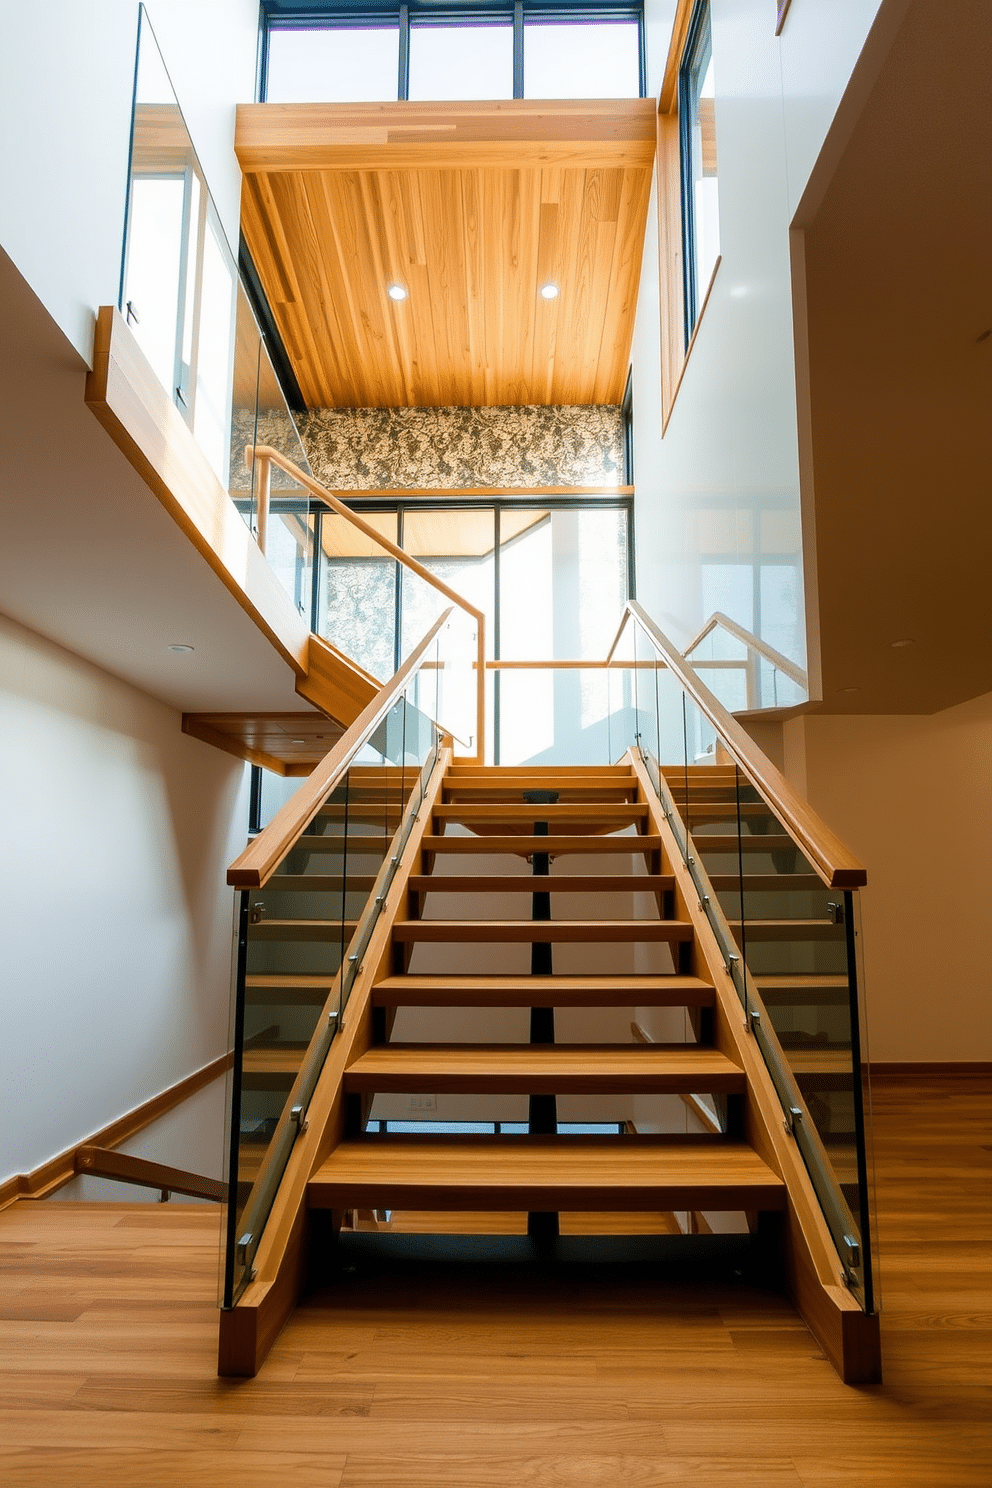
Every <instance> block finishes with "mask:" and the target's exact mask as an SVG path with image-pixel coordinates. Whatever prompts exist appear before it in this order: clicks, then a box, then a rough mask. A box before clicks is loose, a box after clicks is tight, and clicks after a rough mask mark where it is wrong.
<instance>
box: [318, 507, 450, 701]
mask: <svg viewBox="0 0 992 1488" xmlns="http://www.w3.org/2000/svg"><path fill="white" fill-rule="evenodd" d="M363 520H364V521H365V522H367V523H368V524H369V526H370V527H374V528H375V529H376V531H377V532H381V533H382V535H383V536H384V537H387V538H389V540H390V541H391V542H395V541H396V528H397V521H396V513H395V512H369V513H366V514H365V515H364V516H363ZM320 546H321V575H320V583H319V591H318V593H319V604H320V613H319V616H318V628H319V631H320V634H321V635H322V636H324V637H325V638H326V639H327V640H328V641H330V642H331V644H332V645H334V646H337V648H338V649H339V650H340V651H343V652H344V653H345V655H346V656H350V657H351V659H352V660H353V661H356V662H357V663H358V665H359V666H361V667H364V668H365V670H366V671H367V672H371V674H372V676H373V677H376V678H377V679H378V680H379V681H380V682H385V681H387V680H388V679H389V678H390V677H391V676H392V675H393V673H394V672H395V670H396V664H395V648H396V571H397V564H396V560H395V559H394V558H392V557H390V555H389V554H388V553H386V552H385V550H384V549H383V548H381V547H380V546H379V544H378V543H377V542H375V541H374V540H373V539H372V538H367V537H365V536H364V535H363V534H362V533H361V532H359V531H358V530H357V529H356V528H355V527H353V526H352V525H351V523H350V522H348V521H347V520H346V519H345V518H344V517H340V516H338V515H337V514H336V513H334V512H325V513H324V514H323V517H322V518H321V535H320ZM425 629H426V627H425ZM421 635H423V631H421ZM419 638H420V637H419V636H418V640H419Z"/></svg>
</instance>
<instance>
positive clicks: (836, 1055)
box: [782, 1045, 854, 1080]
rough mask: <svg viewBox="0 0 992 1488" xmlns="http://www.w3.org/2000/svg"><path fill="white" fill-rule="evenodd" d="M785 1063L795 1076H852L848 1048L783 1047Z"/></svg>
mask: <svg viewBox="0 0 992 1488" xmlns="http://www.w3.org/2000/svg"><path fill="white" fill-rule="evenodd" d="M782 1056H783V1058H784V1059H785V1062H786V1064H788V1066H789V1068H790V1069H791V1070H792V1073H793V1074H794V1075H796V1076H797V1077H801V1076H803V1075H845V1076H846V1077H847V1078H848V1079H849V1080H850V1079H852V1078H853V1068H854V1066H853V1063H852V1056H851V1051H850V1050H849V1049H818V1048H816V1046H815V1045H814V1046H813V1047H812V1048H809V1049H783V1050H782Z"/></svg>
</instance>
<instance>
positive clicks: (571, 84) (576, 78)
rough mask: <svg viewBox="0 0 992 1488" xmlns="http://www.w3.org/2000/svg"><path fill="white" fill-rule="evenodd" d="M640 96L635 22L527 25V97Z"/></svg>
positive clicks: (525, 66)
mask: <svg viewBox="0 0 992 1488" xmlns="http://www.w3.org/2000/svg"><path fill="white" fill-rule="evenodd" d="M640 92H641V57H640V28H639V26H638V23H637V21H636V20H635V19H631V20H624V21H596V22H593V21H589V22H585V23H581V24H576V23H574V22H573V23H567V22H564V21H557V22H547V21H528V22H527V23H526V24H525V25H524V97H525V98H637V97H639V96H640Z"/></svg>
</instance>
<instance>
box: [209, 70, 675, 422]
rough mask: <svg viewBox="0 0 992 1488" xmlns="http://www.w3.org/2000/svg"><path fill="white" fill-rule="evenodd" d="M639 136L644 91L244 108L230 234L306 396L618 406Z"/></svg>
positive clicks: (648, 139) (648, 120) (636, 247)
mask: <svg viewBox="0 0 992 1488" xmlns="http://www.w3.org/2000/svg"><path fill="white" fill-rule="evenodd" d="M654 143H655V103H654V101H653V100H652V99H633V100H610V101H608V102H605V103H604V102H586V101H578V102H576V101H564V102H558V101H556V102H554V103H550V104H549V103H541V102H537V101H534V100H528V99H519V100H514V101H512V102H502V103H473V104H414V103H386V104H370V105H362V106H355V105H350V104H250V105H242V106H241V107H240V108H239V109H238V123H237V134H236V141H235V148H236V150H237V154H238V159H239V160H240V162H241V166H242V169H243V170H244V173H245V184H244V191H243V196H242V227H243V230H244V234H245V238H246V240H247V242H248V246H249V248H250V250H251V254H252V257H253V258H254V260H255V264H256V267H257V269H258V272H259V275H260V277H261V280H262V284H263V286H264V288H265V291H266V294H267V295H268V298H269V301H270V304H271V306H272V310H273V313H274V315H275V319H276V322H277V324H278V326H279V330H280V332H281V334H282V336H283V339H284V341H285V343H286V347H287V350H288V352H289V355H290V358H291V360H292V362H293V366H294V370H295V372H296V376H297V378H298V380H299V383H300V387H301V389H302V391H303V394H304V397H305V398H306V400H307V403H308V404H309V406H310V407H312V408H331V407H365V408H398V407H422V406H427V407H446V406H451V405H462V406H480V405H499V404H525V403H541V404H581V403H619V402H620V400H621V398H622V396H623V389H624V382H625V380H626V376H627V366H628V361H629V355H630V342H631V335H632V332H633V321H634V310H635V305H636V298H637V286H638V280H639V277H640V267H641V254H642V248H643V241H644V226H645V221H646V217H647V205H648V195H649V192H650V186H651V170H652V165H653V160H654ZM549 281H553V282H554V283H556V284H557V285H558V287H559V290H560V293H559V296H558V298H557V299H555V300H545V299H542V298H541V296H540V294H539V290H540V287H541V286H542V285H543V284H545V283H548V282H549ZM393 283H397V284H400V285H402V286H403V287H404V288H406V289H407V290H408V292H409V298H407V299H406V300H403V301H401V302H395V301H393V300H391V299H390V298H389V296H388V294H387V288H388V286H389V285H390V284H393Z"/></svg>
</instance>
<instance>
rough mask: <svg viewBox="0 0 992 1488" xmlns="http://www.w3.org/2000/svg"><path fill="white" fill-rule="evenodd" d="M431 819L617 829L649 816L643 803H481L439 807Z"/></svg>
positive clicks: (645, 804) (433, 812)
mask: <svg viewBox="0 0 992 1488" xmlns="http://www.w3.org/2000/svg"><path fill="white" fill-rule="evenodd" d="M431 815H432V816H433V817H434V818H435V820H437V821H453V822H461V823H462V825H463V826H467V825H470V824H471V823H472V822H476V821H479V822H518V821H520V822H533V821H546V822H548V823H549V825H550V824H551V823H554V824H555V826H557V827H559V829H560V826H561V823H562V822H569V823H571V822H573V821H579V822H597V823H599V824H602V823H604V822H609V823H610V824H611V825H615V826H618V827H627V826H632V825H634V824H635V823H636V822H640V821H645V820H646V818H647V815H648V807H647V803H646V802H644V801H640V802H639V801H619V802H616V803H611V802H608V801H606V802H604V801H592V802H589V803H588V804H586V803H584V802H582V801H556V802H554V803H551V802H548V803H547V804H544V805H542V804H541V803H540V802H534V803H531V802H527V801H480V802H478V803H477V804H473V803H471V802H466V803H464V804H463V805H458V804H456V803H454V802H452V803H449V804H448V805H436V806H435V807H434V808H433V810H432V812H431Z"/></svg>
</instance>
